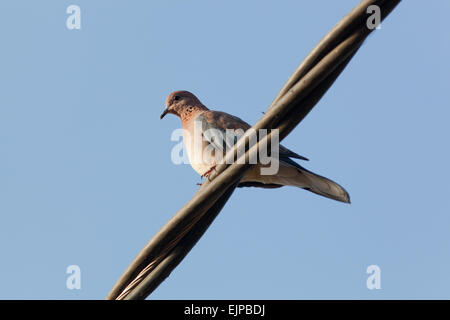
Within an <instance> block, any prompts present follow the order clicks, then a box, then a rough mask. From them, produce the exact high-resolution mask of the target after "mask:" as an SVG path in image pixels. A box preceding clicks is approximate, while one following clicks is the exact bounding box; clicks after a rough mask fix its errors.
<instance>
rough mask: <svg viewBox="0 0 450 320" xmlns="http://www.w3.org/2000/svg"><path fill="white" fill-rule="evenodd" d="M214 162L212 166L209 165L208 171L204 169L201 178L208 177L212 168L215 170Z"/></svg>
mask: <svg viewBox="0 0 450 320" xmlns="http://www.w3.org/2000/svg"><path fill="white" fill-rule="evenodd" d="M216 166H217V165H216V164H215V165H213V166H212V167H211V169H209V170H208V171H206V172H205V173H204V174H202V178H205V177H208V176H209V175H210V174H211V172H213V170H216Z"/></svg>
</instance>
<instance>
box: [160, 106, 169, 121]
mask: <svg viewBox="0 0 450 320" xmlns="http://www.w3.org/2000/svg"><path fill="white" fill-rule="evenodd" d="M168 113H169V109H167V108H166V109H164V111H163V113H161V116H160V117H159V118H160V119H162V118H164V117H165V116H166V114H168Z"/></svg>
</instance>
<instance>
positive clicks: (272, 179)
mask: <svg viewBox="0 0 450 320" xmlns="http://www.w3.org/2000/svg"><path fill="white" fill-rule="evenodd" d="M168 113H171V114H174V115H176V116H178V117H179V118H180V119H181V124H182V127H183V142H184V145H185V148H186V151H187V154H188V158H189V162H190V163H191V166H192V167H193V169H194V170H195V171H197V173H199V174H200V175H201V176H202V177H204V176H208V175H209V174H210V172H211V171H212V170H213V169H214V168H215V166H216V164H217V163H214V159H211V158H210V159H207V158H206V159H205V157H203V156H202V155H199V153H203V151H204V150H205V148H208V147H211V145H212V146H213V147H214V148H216V149H217V147H219V148H221V146H220V143H219V144H218V143H217V139H216V138H217V137H214V136H213V135H211V134H208V132H209V131H211V130H209V129H216V130H219V132H223V133H225V131H226V130H227V129H233V130H239V129H241V131H242V132H245V131H246V130H248V129H249V128H250V127H251V126H250V125H249V124H248V123H246V122H245V121H243V120H241V119H239V118H238V117H235V116H233V115H230V114H227V113H225V112H221V111H213V110H209V109H208V108H207V107H206V106H205V105H203V104H202V103H201V102H200V100H199V99H198V98H197V97H196V96H195V95H194V94H192V93H190V92H189V91H175V92H172V93H171V94H170V95H169V96H168V97H167V100H166V108H165V109H164V112H163V113H162V114H161V117H160V118H161V119H162V118H164V116H165V115H167V114H168ZM196 123H197V124H200V126H199V130H200V132H201V142H200V148H196V147H195V143H196V142H195V141H194V140H195V134H194V130H195V126H196ZM224 136H225V134H224ZM225 143H228V141H225ZM292 158H294V159H301V160H308V159H306V158H305V157H302V156H300V155H298V154H297V153H295V152H293V151H291V150H289V149H287V148H285V147H283V146H281V145H280V146H279V168H278V172H277V173H276V174H273V175H262V174H261V172H260V169H261V165H260V164H256V165H254V166H252V167H251V168H250V169H249V170H248V171H247V172H246V173H245V175H244V176H243V177H242V179H241V181H240V184H239V187H261V188H279V187H282V186H295V187H299V188H302V189H305V190H308V191H311V192H314V193H316V194H319V195H322V196H324V197H327V198H330V199H334V200H337V201H342V202H345V203H350V196H349V194H348V193H347V191H345V189H344V188H342V187H341V186H340V185H338V184H337V183H336V182H333V181H331V180H330V179H327V178H325V177H322V176H320V175H318V174H315V173H313V172H311V171H309V170H307V169H305V168H303V167H302V166H300V165H299V164H298V163H297V162H295V161H293V160H292Z"/></svg>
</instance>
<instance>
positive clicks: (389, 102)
mask: <svg viewBox="0 0 450 320" xmlns="http://www.w3.org/2000/svg"><path fill="white" fill-rule="evenodd" d="M356 3H358V1H357V0H341V1H333V0H320V1H293V0H292V1H288V0H283V1H256V0H254V1H226V2H224V1H222V2H219V1H206V0H205V1H189V2H186V1H110V0H108V1H106V0H98V1H87V0H73V1H60V0H53V1H50V0H47V1H39V2H38V1H31V0H30V1H23V0H14V1H12V0H8V1H2V2H1V3H0V12H1V13H0V16H1V18H0V30H1V39H2V50H1V51H0V61H1V62H0V63H1V73H0V86H1V88H2V90H1V91H2V92H1V94H0V147H1V148H0V219H1V220H0V252H1V256H2V259H1V262H0V298H2V299H11V298H14V299H102V298H104V296H105V295H106V294H107V292H108V291H109V290H110V288H111V287H112V285H113V283H114V282H115V281H116V279H117V278H118V277H119V275H120V274H121V273H122V271H123V270H124V269H125V267H126V266H127V265H128V263H129V262H130V261H131V260H132V259H133V257H134V256H135V255H136V254H137V253H138V251H139V250H140V249H141V248H142V247H143V246H144V244H145V243H146V242H147V241H148V239H149V238H150V237H151V236H152V235H153V234H154V233H155V232H156V231H157V230H158V229H159V228H160V227H161V226H162V225H163V224H164V223H165V222H166V221H167V220H168V219H169V218H170V217H171V216H172V215H173V214H174V213H175V212H176V211H177V210H178V209H179V208H181V207H182V206H183V205H184V204H185V203H186V202H187V201H188V200H189V199H190V198H191V197H192V195H193V194H194V193H195V191H196V190H197V188H198V186H197V185H196V184H197V183H198V182H200V177H199V176H198V175H197V174H196V173H195V172H194V171H193V170H192V169H191V168H190V166H189V165H178V166H177V165H174V164H173V163H172V162H171V160H170V152H171V149H172V148H173V146H174V145H175V142H173V141H171V140H170V135H171V133H172V131H173V130H174V129H176V128H179V127H180V122H179V120H178V119H177V118H175V117H173V116H168V117H166V118H165V119H164V121H160V120H159V115H160V113H161V112H162V110H163V108H164V101H165V98H166V96H167V95H168V94H169V93H170V92H171V91H174V90H178V89H185V90H189V91H192V92H194V93H195V94H196V95H197V96H198V97H199V98H200V99H201V100H202V102H203V103H204V104H206V105H207V106H208V107H210V108H211V109H217V110H222V111H226V112H229V113H232V114H235V115H237V116H239V117H241V118H243V119H245V120H246V121H247V122H249V123H254V122H255V121H256V120H258V119H259V118H260V117H261V115H262V112H263V111H264V110H266V108H267V107H268V105H269V104H270V102H271V101H272V99H273V98H274V97H275V95H276V94H277V92H278V91H279V89H280V88H281V87H282V85H283V83H284V82H285V80H286V79H287V78H288V77H289V75H290V74H291V73H292V72H293V71H294V69H295V67H296V66H297V65H298V64H299V63H300V62H301V60H302V59H303V58H304V56H305V55H306V54H307V53H308V52H309V51H310V50H311V49H312V48H313V46H314V45H315V44H316V43H317V42H318V41H319V40H320V39H321V37H322V36H323V35H324V34H325V33H326V32H328V30H329V29H330V28H331V27H332V26H333V25H334V24H335V23H336V22H337V21H338V20H339V19H340V18H341V17H342V16H343V15H345V14H346V13H347V12H348V11H349V10H350V9H351V8H352V7H354V5H356ZM71 4H76V5H79V6H80V8H81V29H80V30H68V29H67V28H66V19H67V17H68V15H67V14H66V8H67V7H68V6H69V5H71ZM449 11H450V2H448V1H445V0H434V1H427V2H426V3H425V2H423V1H418V0H409V1H403V2H402V3H401V4H400V5H399V6H398V8H397V9H396V10H395V11H394V12H393V13H392V14H391V15H390V16H389V17H388V19H387V20H386V21H385V22H384V23H383V25H382V28H381V29H380V30H377V31H376V32H374V33H373V34H372V35H371V36H370V37H369V39H368V40H367V41H366V42H365V44H364V45H363V47H362V48H361V49H360V51H359V52H358V54H357V55H356V56H355V57H354V59H353V60H352V62H351V63H350V64H349V66H348V67H347V68H346V70H345V71H344V73H343V74H342V75H341V76H340V78H339V79H338V81H337V82H336V83H335V84H334V86H333V87H332V88H331V89H330V90H329V92H328V93H327V94H326V96H325V97H324V98H323V99H322V100H321V101H320V103H319V104H318V105H317V106H316V107H315V109H314V110H313V111H312V112H311V113H310V114H309V115H308V117H307V118H306V119H305V120H304V121H303V122H302V123H301V124H300V125H299V126H298V127H297V128H296V129H295V130H294V131H293V132H292V133H291V134H290V135H289V136H288V137H287V138H286V139H285V140H284V141H283V144H284V145H285V146H287V147H288V148H290V149H292V150H295V151H296V152H298V153H300V154H302V155H304V156H306V157H308V158H309V159H310V162H308V163H304V165H305V167H307V168H308V169H310V170H312V171H314V172H317V173H320V174H322V175H324V176H327V177H329V178H331V179H333V180H335V181H337V182H338V183H340V184H342V185H343V186H344V187H345V188H346V189H347V190H348V191H349V193H350V195H351V198H352V204H351V205H345V204H342V203H338V202H335V201H332V200H329V199H325V198H322V197H319V196H316V195H314V194H311V193H308V192H306V191H304V190H300V189H296V188H289V187H286V188H281V189H277V190H259V189H253V188H251V189H238V190H236V192H235V193H234V194H233V196H232V198H231V199H230V201H229V202H228V203H227V205H226V206H225V208H224V209H223V211H222V212H221V214H220V215H219V216H218V218H217V219H216V221H215V222H214V223H213V225H212V226H211V227H210V229H209V230H208V231H207V233H206V234H205V236H204V237H203V238H202V239H201V240H200V242H199V243H198V244H197V245H196V247H194V249H193V250H192V251H191V253H190V254H189V255H188V256H187V257H186V259H185V260H184V261H183V262H182V263H181V264H180V265H179V266H178V268H177V269H176V270H175V271H174V272H173V273H172V274H171V276H170V277H169V278H168V279H167V280H166V281H165V282H164V283H163V284H162V285H161V286H160V287H159V288H158V289H157V290H156V291H155V292H154V294H153V295H152V296H151V297H152V298H154V299H418V298H425V299H430V298H438V299H442V298H444V299H449V298H450V293H449V292H450V289H449V288H450V276H449V272H448V271H449V270H450V233H449V230H450V229H449V227H450V203H449V198H450V197H449V196H450V186H449V184H448V181H449V180H450V171H449V169H448V164H449V163H450V151H449V148H448V138H449V133H450V128H449V126H448V121H449V120H448V119H449V118H450V111H449V108H448V107H449V105H450V98H449V94H448V93H449V91H450V81H449V78H448V77H449V71H450V70H449V67H448V58H449V56H450V37H449V28H448V15H447V13H448V12H449ZM69 265H78V266H79V267H80V269H81V289H80V290H69V289H67V288H66V279H67V277H68V274H66V268H67V267H68V266H69ZM370 265H377V266H379V268H380V269H381V289H379V290H369V289H368V288H367V287H366V279H367V277H368V276H369V275H368V274H367V273H366V269H367V267H368V266H370Z"/></svg>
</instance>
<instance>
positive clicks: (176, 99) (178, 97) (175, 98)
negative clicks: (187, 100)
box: [173, 96, 181, 101]
mask: <svg viewBox="0 0 450 320" xmlns="http://www.w3.org/2000/svg"><path fill="white" fill-rule="evenodd" d="M180 99H181V98H180V96H175V97H173V100H174V101H178V100H180Z"/></svg>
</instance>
